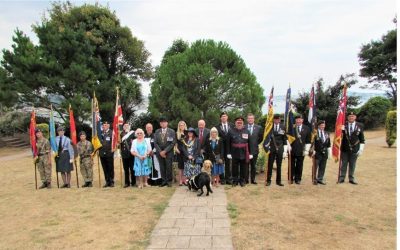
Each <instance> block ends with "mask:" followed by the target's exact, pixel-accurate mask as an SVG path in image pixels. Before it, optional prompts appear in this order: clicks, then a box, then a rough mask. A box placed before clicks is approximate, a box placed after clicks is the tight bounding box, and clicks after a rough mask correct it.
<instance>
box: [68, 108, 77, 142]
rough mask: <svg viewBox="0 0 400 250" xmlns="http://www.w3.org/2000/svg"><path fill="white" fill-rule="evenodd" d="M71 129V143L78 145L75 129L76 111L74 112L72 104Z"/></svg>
mask: <svg viewBox="0 0 400 250" xmlns="http://www.w3.org/2000/svg"><path fill="white" fill-rule="evenodd" d="M69 129H70V131H71V141H72V144H74V145H76V143H77V139H76V127H75V119H74V111H72V108H71V104H70V105H69Z"/></svg>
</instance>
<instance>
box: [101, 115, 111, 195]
mask: <svg viewBox="0 0 400 250" xmlns="http://www.w3.org/2000/svg"><path fill="white" fill-rule="evenodd" d="M99 139H100V142H101V145H102V147H101V148H100V151H99V155H100V161H101V166H102V167H103V172H104V178H105V179H106V184H104V186H103V187H114V152H113V151H112V149H111V143H112V130H111V129H110V124H109V123H108V122H107V121H105V122H103V128H102V131H101V135H100V138H99Z"/></svg>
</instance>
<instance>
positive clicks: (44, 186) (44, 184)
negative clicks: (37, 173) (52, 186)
mask: <svg viewBox="0 0 400 250" xmlns="http://www.w3.org/2000/svg"><path fill="white" fill-rule="evenodd" d="M46 187H47V182H43V184H42V185H41V186H40V187H39V189H43V188H46Z"/></svg>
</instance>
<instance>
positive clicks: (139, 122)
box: [129, 113, 160, 132]
mask: <svg viewBox="0 0 400 250" xmlns="http://www.w3.org/2000/svg"><path fill="white" fill-rule="evenodd" d="M129 123H130V124H131V128H132V129H137V128H141V129H143V131H145V132H146V124H147V123H151V124H152V125H153V132H155V131H156V129H158V128H159V127H160V125H159V122H158V119H157V118H156V117H154V116H153V115H152V114H151V113H142V114H140V115H138V116H135V117H133V118H132V119H131V120H130V121H129Z"/></svg>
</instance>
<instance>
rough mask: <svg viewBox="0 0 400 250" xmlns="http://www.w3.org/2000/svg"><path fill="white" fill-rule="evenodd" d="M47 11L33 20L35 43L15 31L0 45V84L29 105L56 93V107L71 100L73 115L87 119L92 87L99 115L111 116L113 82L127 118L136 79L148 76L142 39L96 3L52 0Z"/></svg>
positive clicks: (137, 98) (136, 94)
mask: <svg viewBox="0 0 400 250" xmlns="http://www.w3.org/2000/svg"><path fill="white" fill-rule="evenodd" d="M47 16H48V18H46V17H44V18H43V19H42V21H41V22H40V23H36V24H34V25H33V31H34V32H35V34H36V35H37V37H38V40H39V44H38V45H34V44H33V43H32V42H31V40H30V38H29V37H27V36H26V35H25V34H23V33H22V32H21V31H19V30H16V32H15V36H14V37H13V41H14V44H13V46H12V47H13V48H12V49H11V50H3V60H2V62H1V63H2V66H3V67H4V69H5V71H6V78H5V80H3V79H4V76H2V75H4V74H3V73H1V71H0V89H3V87H2V86H3V85H4V82H5V84H6V87H10V88H9V89H10V90H11V91H13V90H15V91H16V92H18V93H19V97H20V98H19V100H18V101H19V102H20V103H31V104H34V105H35V106H49V104H50V101H51V100H50V98H51V97H52V96H53V98H54V96H57V97H60V99H61V101H62V104H61V107H59V108H61V109H64V110H67V108H68V105H69V103H71V105H72V108H73V110H74V115H75V118H76V120H77V121H78V122H82V120H83V119H87V118H89V115H90V109H91V105H90V99H91V97H92V95H93V91H96V96H97V98H98V100H99V104H100V111H101V112H102V117H103V119H106V120H111V117H113V114H114V107H115V104H114V103H115V91H116V89H115V87H116V86H119V87H120V89H121V96H123V97H124V98H123V99H122V110H123V112H124V116H125V118H129V117H130V116H131V115H132V114H133V112H134V109H135V107H136V106H137V104H138V103H140V102H141V101H142V95H141V91H140V84H139V82H138V81H139V80H149V79H150V78H151V77H152V67H151V64H150V62H149V61H148V58H149V55H150V53H149V52H148V51H147V50H146V49H145V47H144V43H143V42H142V41H140V40H138V39H137V38H136V37H134V36H133V35H132V33H131V31H130V29H129V28H128V27H123V26H121V24H120V21H119V19H118V18H117V16H116V15H115V13H114V12H112V11H111V10H110V9H109V8H108V7H104V6H101V5H99V4H95V5H91V4H84V5H82V6H73V5H72V4H70V3H69V2H67V3H54V4H53V6H52V8H51V9H50V10H49V12H48V15H47ZM13 93H15V92H13ZM0 98H1V99H0V101H1V103H4V104H7V105H10V104H12V103H10V102H8V101H7V100H6V99H5V98H2V96H1V95H0Z"/></svg>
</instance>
